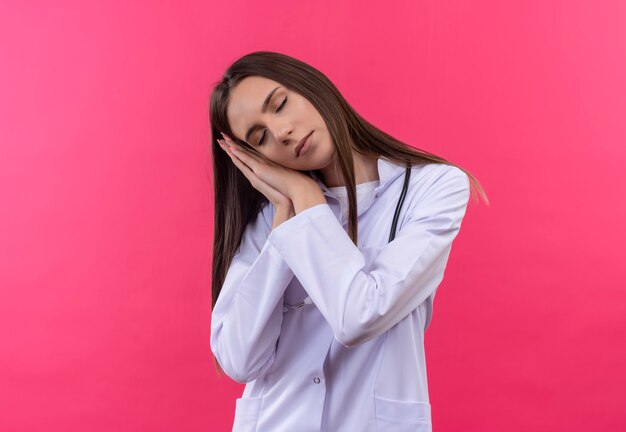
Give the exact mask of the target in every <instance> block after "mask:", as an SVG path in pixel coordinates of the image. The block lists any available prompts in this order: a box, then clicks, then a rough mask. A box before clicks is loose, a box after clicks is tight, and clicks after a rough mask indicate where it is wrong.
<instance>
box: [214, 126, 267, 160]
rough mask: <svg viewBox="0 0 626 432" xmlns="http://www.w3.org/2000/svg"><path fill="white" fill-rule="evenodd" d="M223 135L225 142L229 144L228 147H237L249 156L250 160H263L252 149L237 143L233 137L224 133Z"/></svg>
mask: <svg viewBox="0 0 626 432" xmlns="http://www.w3.org/2000/svg"><path fill="white" fill-rule="evenodd" d="M222 136H223V137H224V142H225V143H226V145H228V147H230V148H231V149H232V148H236V149H237V150H239V151H240V153H243V154H245V155H247V156H248V160H250V159H253V160H254V161H256V162H261V161H260V159H259V158H258V156H256V155H255V154H253V153H252V151H251V150H248V149H245V148H243V147H241V146H240V145H239V144H237V143H235V142H234V141H233V140H232V138H230V137H229V136H228V135H226V134H224V133H222Z"/></svg>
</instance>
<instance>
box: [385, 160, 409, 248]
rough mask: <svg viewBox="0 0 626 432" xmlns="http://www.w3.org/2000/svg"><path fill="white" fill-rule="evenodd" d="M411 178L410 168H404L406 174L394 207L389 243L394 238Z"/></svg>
mask: <svg viewBox="0 0 626 432" xmlns="http://www.w3.org/2000/svg"><path fill="white" fill-rule="evenodd" d="M410 177H411V167H406V174H405V175H404V186H402V193H401V194H400V198H399V199H398V205H397V207H396V213H395V214H394V215H393V223H392V224H391V232H390V233H389V241H392V240H393V239H394V238H396V225H397V224H398V218H399V217H400V209H401V208H402V204H403V203H404V197H405V196H406V191H407V189H408V187H409V178H410Z"/></svg>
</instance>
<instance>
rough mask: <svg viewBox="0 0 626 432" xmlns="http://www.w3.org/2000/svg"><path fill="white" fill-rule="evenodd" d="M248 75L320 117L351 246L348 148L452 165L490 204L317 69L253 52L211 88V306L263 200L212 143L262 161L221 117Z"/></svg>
mask: <svg viewBox="0 0 626 432" xmlns="http://www.w3.org/2000/svg"><path fill="white" fill-rule="evenodd" d="M253 75H255V76H261V77H265V78H268V79H271V80H273V81H276V82H277V83H280V84H282V85H283V86H285V87H287V88H288V89H290V90H293V91H295V92H297V93H299V94H301V95H302V96H304V97H306V98H307V99H308V100H309V101H310V102H311V103H312V104H313V106H314V107H315V108H316V109H317V110H318V112H319V113H320V115H321V116H322V118H323V119H324V121H325V123H326V126H327V127H328V131H329V133H330V136H331V138H332V140H333V142H334V144H335V147H336V150H337V157H338V163H339V166H340V168H341V171H342V173H343V178H344V179H346V188H347V192H348V203H349V213H348V233H349V236H350V239H351V240H352V241H353V242H354V244H357V238H358V228H357V206H356V191H355V174H354V163H353V158H352V151H353V150H354V151H356V152H358V153H360V154H363V155H366V156H374V157H382V158H384V159H387V160H389V161H393V162H396V163H399V164H403V165H404V166H407V167H408V166H413V165H416V164H427V163H444V164H448V165H454V166H456V167H458V168H459V169H461V170H462V171H463V172H465V173H466V174H467V176H468V177H469V179H470V189H471V192H472V196H473V198H474V200H476V190H478V191H479V193H480V195H481V197H482V198H483V200H484V201H485V202H486V203H487V204H489V201H488V200H487V196H486V194H485V192H484V190H483V188H482V187H481V186H480V183H478V180H476V178H475V177H474V176H473V175H472V174H470V173H469V172H468V171H466V170H464V169H463V168H461V167H459V166H458V165H455V164H453V163H451V162H448V161H447V160H445V159H443V158H441V157H439V156H436V155H434V154H432V153H428V152H426V151H424V150H420V149H416V148H414V147H411V146H409V145H408V144H405V143H403V142H401V141H399V140H397V139H396V138H394V137H392V136H390V135H388V134H386V133H385V132H383V131H382V130H380V129H378V128H377V127H375V126H373V125H372V124H370V123H368V122H367V120H365V119H364V118H362V117H361V116H360V115H359V114H358V113H357V112H356V111H355V110H354V109H353V108H352V107H351V106H350V104H348V102H347V101H346V100H345V99H344V97H343V96H342V95H341V93H339V90H337V88H336V87H335V85H334V84H333V83H332V82H331V81H330V80H329V79H328V78H327V77H326V76H325V75H324V74H323V73H321V72H320V71H318V70H317V69H315V68H313V67H312V66H309V65H308V64H306V63H304V62H302V61H300V60H297V59H295V58H293V57H290V56H287V55H285V54H280V53H276V52H271V51H257V52H253V53H250V54H247V55H244V56H243V57H241V58H239V59H238V60H236V61H235V62H234V63H232V64H231V65H230V67H229V68H228V69H227V70H226V72H225V73H224V76H223V78H222V79H221V80H220V81H219V82H218V83H217V84H216V85H215V87H214V88H213V91H212V93H211V97H210V105H209V111H210V115H209V121H210V127H211V145H212V146H211V148H212V154H213V187H214V194H215V195H214V196H215V206H214V209H215V217H214V230H213V232H214V235H213V269H212V291H211V294H212V306H213V307H214V306H215V302H216V301H217V298H218V296H219V294H220V291H221V289H222V284H223V283H224V280H225V278H226V273H227V271H228V268H229V266H230V263H231V260H232V258H233V256H234V254H235V251H236V250H237V248H238V247H239V244H240V242H241V237H242V235H243V232H244V230H245V228H246V225H247V224H248V223H249V222H250V221H251V220H252V219H253V218H255V217H256V216H257V214H258V212H259V211H260V210H261V207H262V205H263V204H264V203H265V202H267V201H268V199H267V198H266V197H265V196H264V195H263V194H261V193H260V192H259V191H257V190H256V189H254V188H253V187H252V185H251V184H250V182H249V181H248V179H247V178H246V177H245V176H244V175H243V173H242V172H241V171H240V170H239V168H237V167H236V166H235V165H234V164H233V163H232V162H231V161H230V160H229V159H230V158H229V156H228V155H227V154H226V153H225V152H224V151H223V150H222V149H221V148H220V147H219V144H218V142H217V139H218V138H221V135H220V132H224V133H226V134H227V135H228V136H230V137H231V138H232V139H233V140H234V141H235V142H237V143H238V144H239V145H240V146H241V147H244V148H246V149H248V150H249V151H251V152H252V153H253V154H255V155H257V156H259V157H263V156H262V155H261V154H260V153H259V152H258V151H257V150H256V149H255V148H254V147H253V146H249V145H248V144H247V143H246V142H245V141H241V140H239V139H237V138H236V137H235V136H234V135H233V133H232V131H231V129H230V126H229V124H228V120H227V117H226V107H227V104H228V101H229V96H230V91H231V90H232V89H233V88H234V87H235V86H236V85H237V84H238V83H239V82H240V81H241V80H242V79H243V78H245V77H248V76H253ZM352 146H354V147H352ZM471 186H473V187H471ZM213 360H214V362H215V366H216V368H217V370H218V372H219V373H221V374H224V371H223V369H222V368H221V367H220V365H219V363H218V361H217V359H216V358H215V356H213ZM219 373H218V375H219Z"/></svg>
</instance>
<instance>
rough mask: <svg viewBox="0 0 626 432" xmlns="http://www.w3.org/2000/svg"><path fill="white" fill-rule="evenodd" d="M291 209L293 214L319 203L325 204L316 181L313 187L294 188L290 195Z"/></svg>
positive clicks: (324, 198)
mask: <svg viewBox="0 0 626 432" xmlns="http://www.w3.org/2000/svg"><path fill="white" fill-rule="evenodd" d="M292 202H293V209H294V211H295V214H299V213H301V212H303V211H304V210H306V209H308V208H311V207H314V206H316V205H319V204H326V197H325V196H324V194H323V193H322V190H321V189H320V188H319V186H318V185H317V183H315V186H314V187H305V188H300V189H296V190H295V191H294V195H293V196H292Z"/></svg>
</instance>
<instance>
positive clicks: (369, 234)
mask: <svg viewBox="0 0 626 432" xmlns="http://www.w3.org/2000/svg"><path fill="white" fill-rule="evenodd" d="M378 173H379V179H380V180H379V184H378V186H376V187H375V189H374V190H373V191H372V193H371V194H367V195H363V194H361V195H360V196H359V201H358V227H359V237H358V247H357V246H355V245H354V243H353V242H352V241H351V240H350V237H349V236H348V233H347V205H346V203H345V202H344V201H342V200H341V199H339V198H338V197H337V195H336V194H333V192H332V191H331V190H329V188H327V187H326V186H325V185H324V183H323V182H322V181H321V180H320V179H319V177H317V176H315V175H314V174H313V172H311V174H313V176H314V178H315V179H316V180H317V181H318V183H319V185H320V187H321V189H322V191H323V192H324V194H325V195H326V198H327V203H326V204H319V205H315V206H313V207H310V208H308V209H306V210H304V211H302V212H300V213H299V214H297V215H295V216H294V217H292V218H291V219H289V220H287V221H285V222H283V223H281V224H280V225H279V226H278V227H276V228H275V229H273V230H272V228H271V227H272V223H273V217H274V210H275V209H274V206H273V205H271V204H270V203H266V204H264V206H263V208H262V209H261V211H260V212H259V214H258V216H257V217H256V219H255V220H253V221H252V222H251V223H250V224H249V225H248V226H247V227H246V230H245V232H244V235H243V237H242V241H241V244H240V246H239V249H238V250H237V252H236V254H235V256H234V258H233V261H232V263H231V265H230V267H229V269H228V272H227V275H226V278H225V281H224V284H223V286H222V291H221V293H220V295H219V297H218V299H217V302H216V304H215V307H214V308H213V311H212V319H211V350H212V351H213V353H214V354H215V356H216V357H217V360H218V361H219V363H220V365H221V366H222V368H223V369H224V371H225V372H226V373H227V374H228V375H229V376H230V377H231V378H232V379H234V380H235V381H237V382H240V383H246V386H245V388H244V391H243V394H242V396H241V397H240V398H238V399H237V400H236V404H235V418H234V424H233V431H235V432H248V431H259V432H266V431H272V432H273V431H278V432H280V431H286V432H291V431H295V432H309V431H311V432H313V431H328V432H337V431H345V432H369V431H394V432H402V431H411V432H419V431H431V430H432V421H431V406H430V403H429V397H428V385H427V376H426V363H425V355H424V331H425V330H426V328H427V326H428V324H429V323H430V320H431V316H432V310H433V309H432V307H433V299H434V296H435V291H436V290H437V287H438V285H439V284H440V282H441V280H442V278H443V275H444V269H445V266H446V263H447V261H448V256H449V254H450V249H451V245H452V242H453V240H454V238H455V237H456V235H457V233H458V232H459V229H460V227H461V221H462V219H463V217H464V215H465V210H466V206H467V203H468V199H469V179H468V177H467V175H466V174H465V173H464V172H463V171H461V170H460V169H458V168H456V167H453V166H450V165H446V164H426V165H416V166H413V167H412V171H411V178H410V183H409V188H408V191H407V195H406V197H405V200H404V204H403V206H402V211H401V213H400V217H399V219H398V225H397V231H396V237H395V239H394V240H393V241H392V242H390V243H388V240H389V232H390V228H391V224H392V220H393V215H394V212H395V209H396V204H397V202H398V199H399V197H400V194H401V191H402V186H403V182H404V173H405V168H404V167H403V166H401V165H396V164H395V163H392V162H389V161H386V160H383V159H382V158H379V159H378ZM359 186H361V185H357V188H358V187H359ZM305 299H306V301H307V303H305V304H304V305H303V306H302V307H300V308H298V309H288V308H286V307H284V303H283V302H286V303H288V304H296V303H298V302H301V301H303V300H305Z"/></svg>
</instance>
